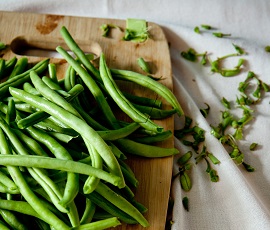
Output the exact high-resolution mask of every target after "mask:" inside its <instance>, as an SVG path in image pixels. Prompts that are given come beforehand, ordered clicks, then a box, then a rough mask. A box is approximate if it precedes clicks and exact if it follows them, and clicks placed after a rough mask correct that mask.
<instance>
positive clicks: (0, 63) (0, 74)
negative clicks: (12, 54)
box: [0, 58, 6, 79]
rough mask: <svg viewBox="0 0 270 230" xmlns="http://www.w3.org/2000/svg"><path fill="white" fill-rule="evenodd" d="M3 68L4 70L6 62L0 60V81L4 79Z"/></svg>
mask: <svg viewBox="0 0 270 230" xmlns="http://www.w3.org/2000/svg"><path fill="white" fill-rule="evenodd" d="M5 68H6V61H5V59H2V58H1V59H0V79H3V78H4V77H5Z"/></svg>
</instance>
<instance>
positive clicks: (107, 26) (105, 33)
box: [100, 24, 121, 37]
mask: <svg viewBox="0 0 270 230" xmlns="http://www.w3.org/2000/svg"><path fill="white" fill-rule="evenodd" d="M113 28H116V29H119V30H121V28H120V27H119V26H117V25H114V24H102V25H101V26H100V29H101V30H102V32H103V34H102V36H103V37H108V35H109V32H110V30H111V29H113Z"/></svg>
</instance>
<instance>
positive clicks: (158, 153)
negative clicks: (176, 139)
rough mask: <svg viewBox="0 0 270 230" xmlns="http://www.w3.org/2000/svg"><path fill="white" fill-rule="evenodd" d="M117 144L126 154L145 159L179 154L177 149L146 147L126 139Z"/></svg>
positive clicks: (117, 141)
mask: <svg viewBox="0 0 270 230" xmlns="http://www.w3.org/2000/svg"><path fill="white" fill-rule="evenodd" d="M116 143H117V144H118V146H119V148H120V149H121V148H122V149H123V150H124V151H125V152H127V153H130V154H134V155H138V156H143V157H153V158H154V157H167V156H172V155H175V154H177V153H179V151H178V150H177V149H176V148H162V147H158V146H153V145H146V144H142V143H138V142H135V141H132V140H129V139H124V138H123V139H118V140H116Z"/></svg>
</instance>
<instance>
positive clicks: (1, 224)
mask: <svg viewBox="0 0 270 230" xmlns="http://www.w3.org/2000/svg"><path fill="white" fill-rule="evenodd" d="M0 45H1V44H0ZM0 48H1V47H0ZM0 229H1V230H10V228H9V227H8V226H7V224H6V223H4V222H3V221H2V220H0Z"/></svg>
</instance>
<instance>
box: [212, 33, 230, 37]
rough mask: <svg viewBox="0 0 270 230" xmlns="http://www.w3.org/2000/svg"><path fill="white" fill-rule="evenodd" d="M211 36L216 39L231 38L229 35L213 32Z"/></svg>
mask: <svg viewBox="0 0 270 230" xmlns="http://www.w3.org/2000/svg"><path fill="white" fill-rule="evenodd" d="M212 34H213V35H214V36H215V37H217V38H223V37H228V36H231V34H224V33H221V32H214V33H212Z"/></svg>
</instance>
